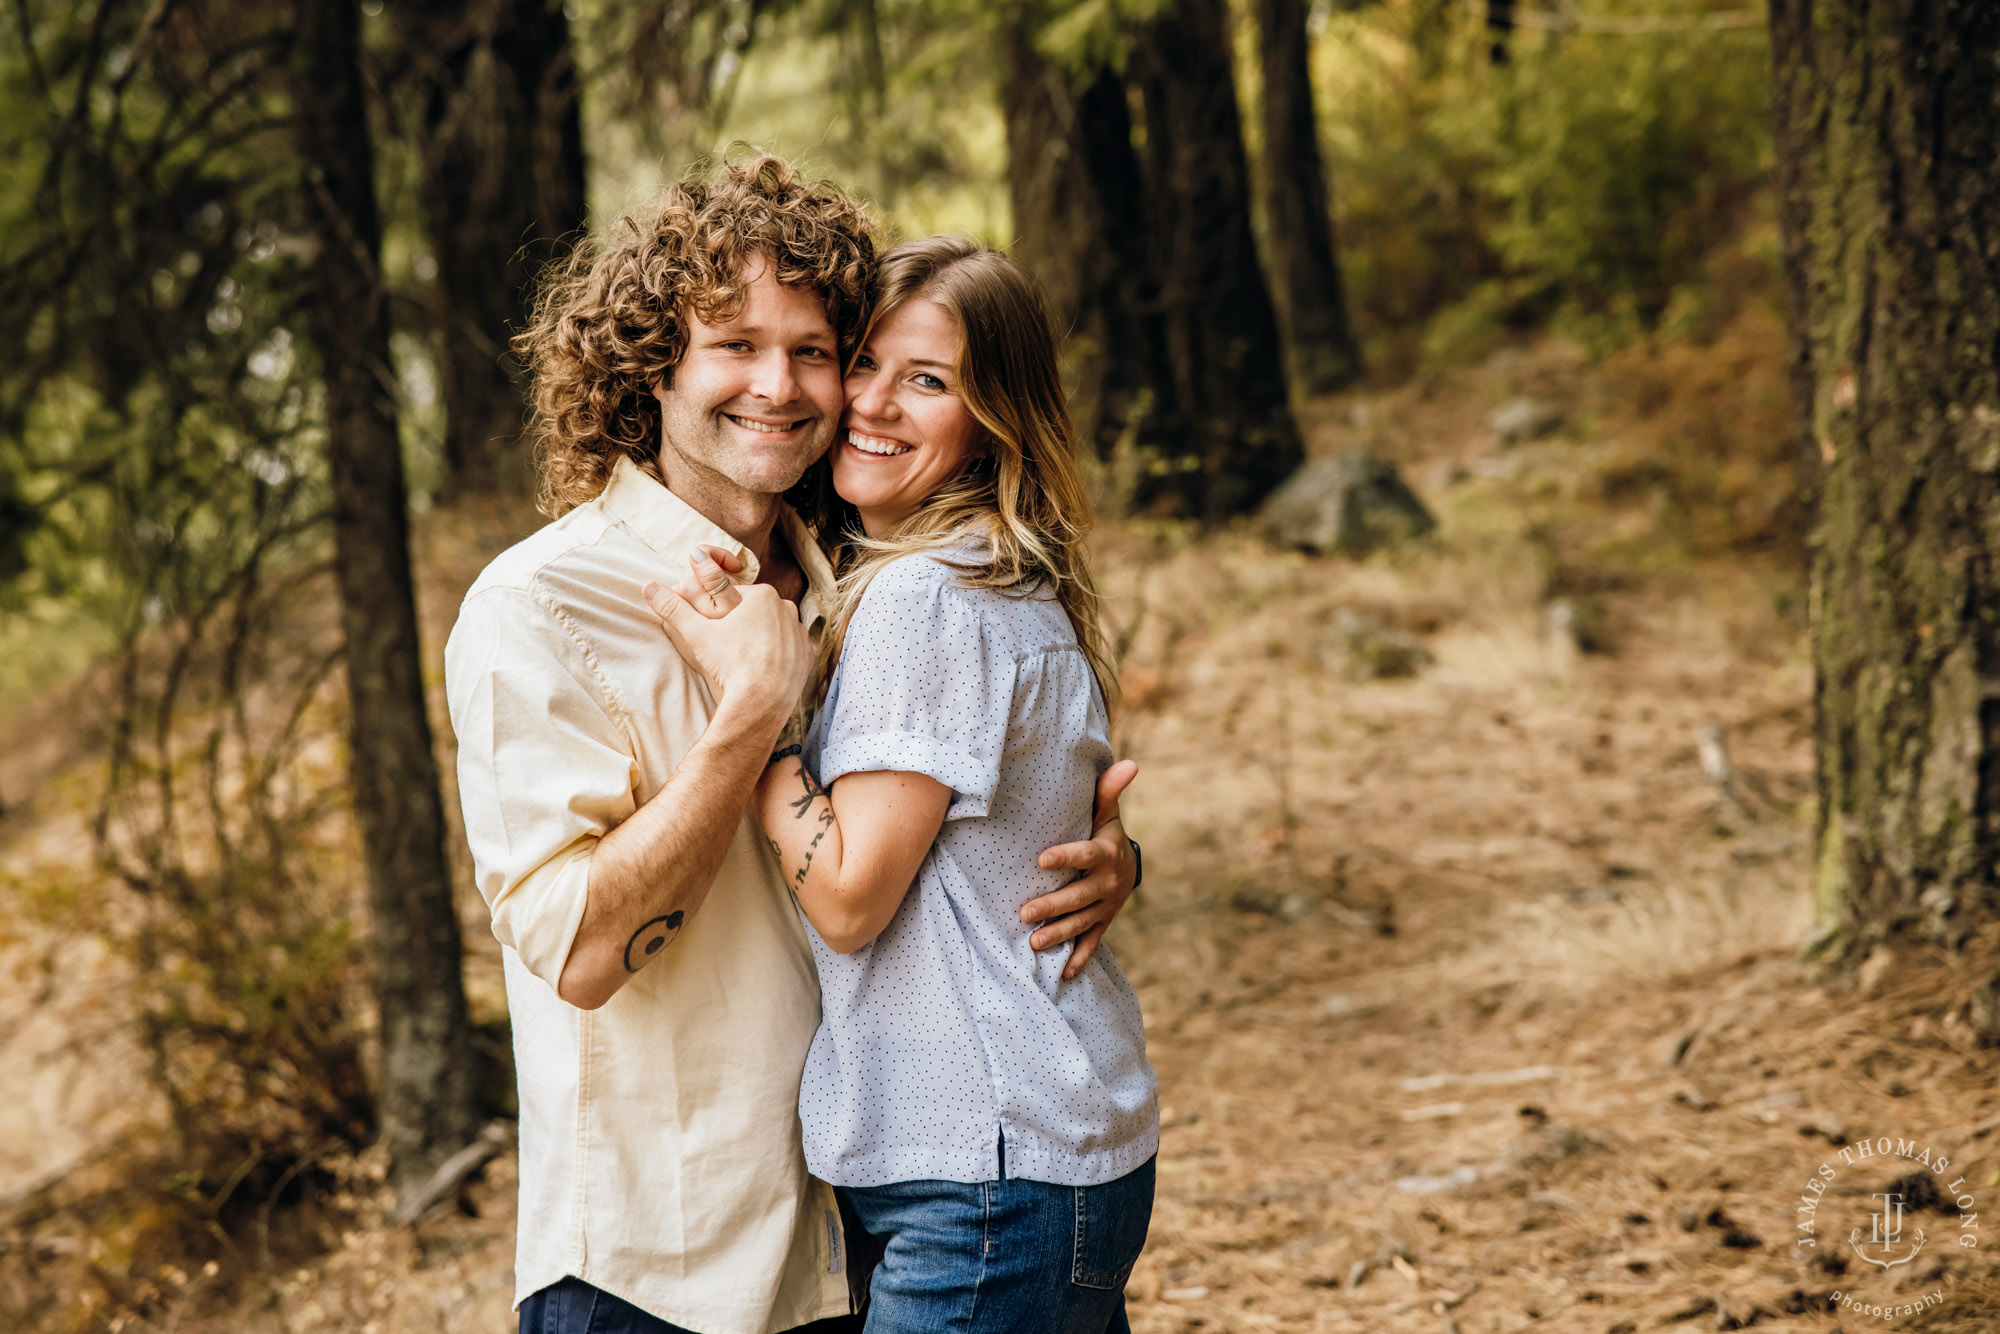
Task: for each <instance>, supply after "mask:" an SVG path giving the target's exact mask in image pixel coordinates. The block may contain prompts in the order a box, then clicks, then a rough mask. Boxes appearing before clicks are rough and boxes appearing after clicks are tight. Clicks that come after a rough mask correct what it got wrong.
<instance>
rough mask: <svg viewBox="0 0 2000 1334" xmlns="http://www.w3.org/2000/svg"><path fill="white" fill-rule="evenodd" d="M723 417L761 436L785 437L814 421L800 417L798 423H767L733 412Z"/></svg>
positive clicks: (726, 413)
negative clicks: (788, 433)
mask: <svg viewBox="0 0 2000 1334" xmlns="http://www.w3.org/2000/svg"><path fill="white" fill-rule="evenodd" d="M722 415H723V416H725V417H727V418H729V420H730V421H733V422H735V423H736V424H737V425H738V426H741V427H742V428H743V429H745V430H746V431H756V432H758V433H759V434H761V435H784V434H786V433H787V432H790V431H796V430H799V429H800V428H802V427H804V426H805V425H807V424H808V423H809V422H811V421H812V418H810V417H800V418H799V419H797V420H796V421H777V422H767V421H758V420H757V419H756V418H755V417H739V416H737V415H736V414H735V413H733V412H725V413H723V414H722Z"/></svg>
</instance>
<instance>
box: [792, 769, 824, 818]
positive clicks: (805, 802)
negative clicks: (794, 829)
mask: <svg viewBox="0 0 2000 1334" xmlns="http://www.w3.org/2000/svg"><path fill="white" fill-rule="evenodd" d="M799 783H800V784H801V785H802V786H803V787H804V788H805V792H804V794H803V795H801V796H798V797H795V798H794V799H793V800H792V818H793V819H795V820H803V819H805V818H806V813H807V812H808V811H810V810H811V809H812V804H813V802H814V801H816V800H818V799H819V798H820V797H824V796H826V789H825V788H824V787H822V786H821V785H820V781H819V779H817V778H814V777H813V776H812V770H810V769H808V768H806V766H805V761H804V760H801V761H799ZM828 814H829V815H831V814H832V812H831V811H829V812H828Z"/></svg>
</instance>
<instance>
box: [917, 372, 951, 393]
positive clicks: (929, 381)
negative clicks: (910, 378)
mask: <svg viewBox="0 0 2000 1334" xmlns="http://www.w3.org/2000/svg"><path fill="white" fill-rule="evenodd" d="M917 383H918V384H920V385H922V386H923V387H924V388H926V389H943V388H945V382H944V381H943V380H940V379H938V378H937V376H935V375H932V374H930V373H929V372H928V371H922V372H919V373H918V375H917Z"/></svg>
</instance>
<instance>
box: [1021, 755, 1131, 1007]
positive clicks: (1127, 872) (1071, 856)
mask: <svg viewBox="0 0 2000 1334" xmlns="http://www.w3.org/2000/svg"><path fill="white" fill-rule="evenodd" d="M1138 774H1139V766H1138V765H1136V764H1134V763H1133V762H1132V761H1130V760H1120V761H1119V762H1118V763H1116V764H1114V765H1112V766H1111V767H1110V768H1109V769H1106V770H1105V771H1104V776H1103V777H1101V778H1099V779H1098V780H1097V813H1096V816H1095V818H1094V819H1093V820H1092V821H1091V823H1092V825H1093V826H1094V827H1095V832H1094V833H1092V834H1091V836H1090V837H1089V838H1088V839H1085V840H1084V841H1082V842H1080V843H1061V844H1058V845H1057V846H1055V847H1053V848H1050V849H1049V850H1048V851H1046V852H1044V853H1043V854H1042V855H1041V857H1040V858H1039V859H1037V864H1038V865H1040V866H1041V867H1042V868H1043V869H1044V870H1055V869H1057V868H1058V867H1068V868H1071V869H1074V870H1078V871H1081V872H1082V873H1083V874H1081V875H1079V876H1078V877H1077V878H1076V879H1075V880H1072V881H1071V882H1070V883H1069V884H1067V885H1064V886H1063V887H1062V888H1061V889H1058V890H1056V891H1055V892H1054V893H1051V894H1044V895H1042V896H1041V897H1040V898H1038V899H1030V900H1029V901H1028V902H1027V903H1025V904H1023V905H1022V907H1021V920H1022V921H1023V922H1040V923H1042V926H1041V929H1039V930H1038V931H1036V932H1035V934H1034V935H1032V936H1030V937H1028V943H1029V944H1030V945H1033V946H1034V947H1035V948H1036V949H1038V950H1045V949H1052V948H1054V947H1055V946H1057V945H1060V944H1062V943H1063V942H1064V941H1067V940H1074V941H1075V942H1076V946H1075V948H1073V949H1072V950H1071V951H1070V956H1069V962H1068V963H1066V964H1064V965H1063V974H1062V975H1063V977H1064V979H1065V980H1067V979H1069V978H1072V977H1075V976H1076V975H1077V974H1078V973H1080V972H1082V971H1083V967H1084V965H1085V964H1087V963H1089V962H1090V956H1091V955H1093V954H1095V953H1097V943H1098V942H1099V941H1100V940H1103V939H1104V931H1105V928H1107V927H1109V926H1110V925H1111V919H1112V918H1114V917H1116V916H1117V915H1118V913H1119V910H1120V909H1122V908H1124V906H1125V903H1126V900H1128V899H1130V898H1131V897H1132V882H1133V880H1134V879H1135V878H1136V876H1137V874H1138V866H1137V863H1136V860H1135V858H1134V857H1133V856H1132V845H1131V843H1129V842H1128V841H1126V838H1125V826H1124V824H1123V822H1122V821H1120V820H1119V818H1118V798H1119V796H1120V795H1121V794H1122V793H1123V792H1124V791H1125V789H1126V788H1127V787H1128V786H1130V785H1131V782H1132V780H1133V779H1134V778H1136V777H1137V776H1138Z"/></svg>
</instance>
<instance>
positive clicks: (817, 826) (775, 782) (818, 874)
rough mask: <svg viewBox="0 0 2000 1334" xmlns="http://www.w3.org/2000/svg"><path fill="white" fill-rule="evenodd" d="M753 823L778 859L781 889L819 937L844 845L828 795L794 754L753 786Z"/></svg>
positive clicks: (821, 932) (778, 762) (824, 929)
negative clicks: (793, 898)
mask: <svg viewBox="0 0 2000 1334" xmlns="http://www.w3.org/2000/svg"><path fill="white" fill-rule="evenodd" d="M755 801H756V808H757V820H758V823H759V824H761V825H762V826H763V829H764V838H765V841H767V842H768V843H770V845H771V851H772V853H773V854H774V855H775V856H776V857H777V859H778V868H779V870H780V871H781V872H782V873H783V875H784V877H785V886H786V888H788V889H790V890H791V891H792V893H793V894H794V895H795V896H797V898H798V901H799V907H800V908H801V909H803V910H804V912H805V915H806V920H807V921H809V922H811V923H812V924H813V926H814V928H815V929H817V930H818V931H819V932H820V934H821V935H825V934H826V928H825V926H823V925H822V923H821V918H822V916H823V915H824V910H825V908H826V906H827V900H828V899H829V897H830V891H832V890H834V889H836V888H837V887H838V885H839V883H840V863H841V852H842V849H843V844H842V842H841V837H840V819H839V817H838V816H837V815H835V814H834V810H833V796H832V794H831V793H829V792H828V791H827V790H826V788H824V787H823V786H821V785H820V781H819V780H818V779H817V778H814V777H813V776H812V773H811V772H810V771H809V770H807V768H806V766H805V763H804V761H803V760H801V759H800V758H799V757H798V756H797V755H787V756H785V757H784V758H782V759H779V760H777V761H775V762H773V763H772V764H771V766H770V767H769V768H767V769H765V770H764V776H763V778H762V779H760V780H759V781H758V783H757V795H756V799H755Z"/></svg>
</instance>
